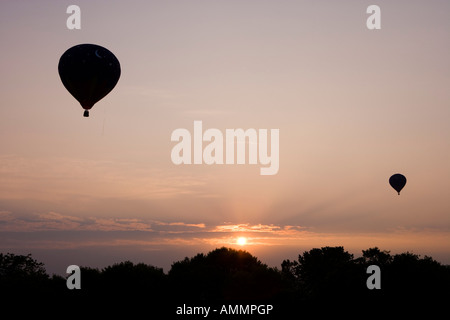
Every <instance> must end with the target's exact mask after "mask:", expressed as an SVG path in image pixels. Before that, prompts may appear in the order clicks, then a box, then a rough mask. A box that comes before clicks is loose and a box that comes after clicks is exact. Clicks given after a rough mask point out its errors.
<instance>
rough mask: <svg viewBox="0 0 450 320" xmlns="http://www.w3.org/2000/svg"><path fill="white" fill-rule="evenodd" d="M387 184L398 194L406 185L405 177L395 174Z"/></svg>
mask: <svg viewBox="0 0 450 320" xmlns="http://www.w3.org/2000/svg"><path fill="white" fill-rule="evenodd" d="M389 184H390V185H391V187H392V188H394V189H395V191H397V192H398V194H400V191H401V190H402V189H403V187H404V186H405V184H406V177H405V176H404V175H402V174H400V173H396V174H394V175H393V176H391V177H390V178H389Z"/></svg>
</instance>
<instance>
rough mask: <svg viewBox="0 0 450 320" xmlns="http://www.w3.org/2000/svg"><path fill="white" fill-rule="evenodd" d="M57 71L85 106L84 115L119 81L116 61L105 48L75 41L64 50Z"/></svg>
mask: <svg viewBox="0 0 450 320" xmlns="http://www.w3.org/2000/svg"><path fill="white" fill-rule="evenodd" d="M58 72H59V76H60V78H61V81H62V83H63V84H64V87H66V89H67V90H68V91H69V92H70V94H72V96H74V98H75V99H77V100H78V102H79V103H80V104H81V106H82V107H83V109H85V111H84V116H85V117H89V109H91V108H92V106H93V105H94V104H95V103H97V102H98V101H99V100H100V99H102V98H103V97H104V96H106V95H107V94H108V93H109V92H111V90H112V89H113V88H114V87H115V86H116V84H117V81H119V78H120V63H119V60H117V58H116V56H114V54H113V53H112V52H111V51H109V50H108V49H106V48H103V47H101V46H98V45H95V44H79V45H76V46H74V47H72V48H70V49H68V50H67V51H66V52H64V54H63V55H62V56H61V58H60V59H59V64H58Z"/></svg>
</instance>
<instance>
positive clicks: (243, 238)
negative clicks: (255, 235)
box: [237, 237, 247, 246]
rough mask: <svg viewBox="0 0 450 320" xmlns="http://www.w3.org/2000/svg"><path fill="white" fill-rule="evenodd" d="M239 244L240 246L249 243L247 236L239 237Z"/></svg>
mask: <svg viewBox="0 0 450 320" xmlns="http://www.w3.org/2000/svg"><path fill="white" fill-rule="evenodd" d="M237 244H238V245H240V246H243V245H246V244H247V238H245V237H239V238H238V239H237Z"/></svg>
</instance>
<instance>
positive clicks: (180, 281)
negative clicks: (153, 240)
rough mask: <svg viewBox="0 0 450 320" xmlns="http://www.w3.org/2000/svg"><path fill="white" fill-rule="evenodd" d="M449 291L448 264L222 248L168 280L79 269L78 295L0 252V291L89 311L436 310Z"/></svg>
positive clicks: (118, 269)
mask: <svg viewBox="0 0 450 320" xmlns="http://www.w3.org/2000/svg"><path fill="white" fill-rule="evenodd" d="M370 265H377V266H379V267H380V270H381V289H380V290H376V289H374V290H369V289H368V288H367V286H366V281H367V278H368V277H369V276H370V274H368V273H367V272H366V270H367V267H368V266H370ZM68 276H70V275H67V277H68ZM449 288H450V266H448V265H442V264H441V263H439V262H437V261H435V260H434V259H432V258H431V257H428V256H425V257H423V258H421V257H420V256H419V255H416V254H413V253H409V252H406V253H401V254H395V255H391V254H390V252H389V251H381V250H380V249H378V248H376V247H375V248H369V249H367V250H363V251H362V256H361V257H358V258H355V257H354V256H353V254H351V253H349V252H347V251H345V250H344V248H343V247H322V248H314V249H311V250H309V251H305V252H303V254H299V256H298V259H297V260H294V261H290V260H284V261H283V262H282V263H281V268H272V267H269V266H267V265H266V264H264V263H262V262H261V261H259V260H258V259H257V258H256V257H254V256H253V255H251V254H250V253H248V252H246V251H242V250H235V249H230V248H225V247H222V248H218V249H215V250H213V251H211V252H209V253H208V254H203V253H199V254H197V255H195V256H194V257H191V258H188V257H186V258H185V259H184V260H181V261H177V262H174V263H173V264H172V266H171V269H170V270H169V271H168V273H167V274H166V273H164V272H163V270H162V269H161V268H158V267H155V266H151V265H147V264H144V263H133V262H131V261H124V262H120V263H115V264H113V265H111V266H107V267H105V268H103V269H98V268H90V267H81V290H69V289H67V287H66V278H65V277H62V276H59V275H52V276H50V275H48V274H47V273H46V270H45V267H44V264H43V263H42V262H38V261H36V260H35V259H33V258H32V256H31V254H29V255H26V256H24V255H15V254H12V253H6V254H0V293H1V295H2V297H9V298H14V297H15V298H20V299H22V300H23V299H26V298H27V297H28V298H30V299H38V298H45V299H50V301H72V302H73V301H80V302H81V303H83V304H92V305H94V304H95V303H97V302H98V301H100V300H101V299H104V298H105V299H107V300H108V301H109V303H111V305H114V304H115V303H117V304H124V303H125V302H126V301H127V302H130V303H132V304H134V305H136V307H139V308H142V307H143V304H142V303H140V302H143V301H145V303H146V304H145V305H148V304H149V303H151V304H152V305H167V304H168V303H169V304H170V303H171V304H173V305H176V304H180V303H181V304H189V303H196V304H197V305H198V304H199V303H200V304H201V303H203V304H208V303H209V304H214V303H224V302H226V303H232V302H233V303H234V302H239V303H241V302H243V301H247V302H248V301H250V302H254V303H256V302H258V303H273V304H275V305H282V306H283V310H284V311H285V312H289V315H291V314H299V313H301V312H304V311H305V310H307V309H308V308H309V309H313V308H314V309H315V310H316V311H319V310H321V309H323V306H327V308H331V307H332V306H334V307H342V306H345V305H347V308H350V307H351V306H360V307H361V306H365V307H367V308H371V307H372V309H373V306H384V307H395V306H397V307H398V306H402V305H405V306H406V305H407V306H412V305H417V304H418V305H425V306H428V307H430V308H431V307H439V306H441V305H445V304H447V303H448V299H449ZM52 299H54V300H52ZM99 299H100V300H99ZM279 309H280V308H279ZM266 318H267V317H266Z"/></svg>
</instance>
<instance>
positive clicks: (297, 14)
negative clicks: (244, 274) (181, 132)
mask: <svg viewBox="0 0 450 320" xmlns="http://www.w3.org/2000/svg"><path fill="white" fill-rule="evenodd" d="M71 4H77V5H79V6H80V8H81V30H68V29H67V27H66V19H67V18H68V16H69V15H68V14H67V13H66V9H67V7H68V6H69V5H71ZM371 4H377V5H379V6H380V8H381V26H382V28H381V30H372V31H371V30H368V29H367V27H366V19H367V18H368V16H369V15H368V14H367V13H366V8H367V7H368V6H369V5H371ZM449 14H450V3H449V2H448V1H437V0H435V1H427V2H425V1H398V0H395V1H375V2H374V1H350V0H348V1H347V0H345V1H312V0H311V1H247V0H241V1H128V2H110V1H76V2H72V1H58V2H55V1H39V2H35V1H20V2H17V1H4V2H1V4H0V39H1V40H2V50H1V59H0V70H1V77H0V96H1V100H2V101H1V108H0V252H14V253H17V254H27V253H32V254H33V256H34V257H35V258H36V259H38V260H40V261H43V262H44V263H45V265H46V267H47V270H48V271H49V272H52V273H59V274H64V273H65V268H66V267H67V266H68V265H70V264H77V265H88V266H91V267H104V266H106V265H109V264H112V263H114V262H120V261H124V260H132V261H135V262H145V263H148V264H153V265H155V266H159V267H163V268H164V270H165V271H168V269H169V268H170V264H171V263H172V262H173V261H176V260H180V259H182V258H184V257H185V256H191V255H193V254H196V253H198V252H207V251H210V250H213V249H214V248H216V247H220V246H230V247H233V248H243V249H245V250H248V251H249V252H250V253H252V254H254V255H256V256H257V257H258V258H259V259H260V260H262V261H263V262H265V263H267V264H269V265H271V266H279V265H280V263H281V262H282V260H283V259H288V258H289V259H295V258H296V257H297V255H298V254H299V253H302V252H303V251H305V250H309V249H311V248H314V247H321V246H326V245H329V246H336V245H343V246H344V247H345V249H347V250H349V251H350V252H352V253H354V254H355V256H358V255H360V254H361V250H362V249H367V248H369V247H373V246H378V247H379V248H380V249H383V250H391V252H392V253H398V252H405V251H410V252H414V253H417V254H421V255H422V256H423V255H431V256H432V257H433V258H435V259H436V260H438V261H440V262H442V263H446V264H450V200H449V199H450V198H449V190H450V125H449V119H450V59H449V57H450V19H449ZM79 43H95V44H99V45H102V46H104V47H106V48H108V49H109V50H111V51H112V52H113V53H114V54H115V55H116V56H117V58H118V59H119V61H120V63H121V68H122V75H121V78H120V80H119V82H118V84H117V86H116V88H115V89H114V90H113V91H112V92H111V93H110V94H109V95H108V96H106V97H105V98H104V99H103V100H101V101H100V102H98V103H97V104H96V105H95V106H94V108H93V109H92V111H91V116H90V117H89V118H83V116H82V112H83V111H82V108H81V107H80V106H79V104H78V102H77V101H76V100H75V99H73V97H72V96H71V95H70V94H69V93H68V92H67V91H66V89H65V88H64V86H63V85H62V83H61V81H60V79H59V76H58V71H57V65H58V61H59V58H60V56H61V55H62V54H63V53H64V51H66V50H67V49H68V48H70V47H72V46H73V45H76V44H79ZM195 120H201V121H202V122H203V127H204V130H205V129H207V128H217V129H219V130H221V131H222V132H225V130H226V129H227V128H243V129H248V128H255V129H262V128H264V129H275V128H276V129H279V130H280V158H279V162H280V168H279V172H278V174H276V175H273V176H262V175H260V172H259V170H260V165H259V164H258V165H249V164H245V165H206V164H203V165H180V166H176V165H174V164H173V163H172V161H171V157H170V155H171V150H172V148H173V146H174V145H175V144H176V143H175V142H172V141H171V140H170V137H171V133H172V132H173V130H175V129H177V128H187V129H188V130H190V131H191V132H192V131H193V122H194V121H195ZM397 172H400V173H403V174H404V175H405V176H406V177H407V179H408V183H407V185H406V187H405V188H404V190H403V191H402V194H401V195H400V196H398V195H397V194H396V192H395V191H394V190H393V189H392V188H390V186H389V184H388V179H389V177H390V175H392V174H394V173H397ZM242 236H244V237H246V238H247V244H246V245H245V246H239V245H238V244H237V239H238V238H239V237H242Z"/></svg>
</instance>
